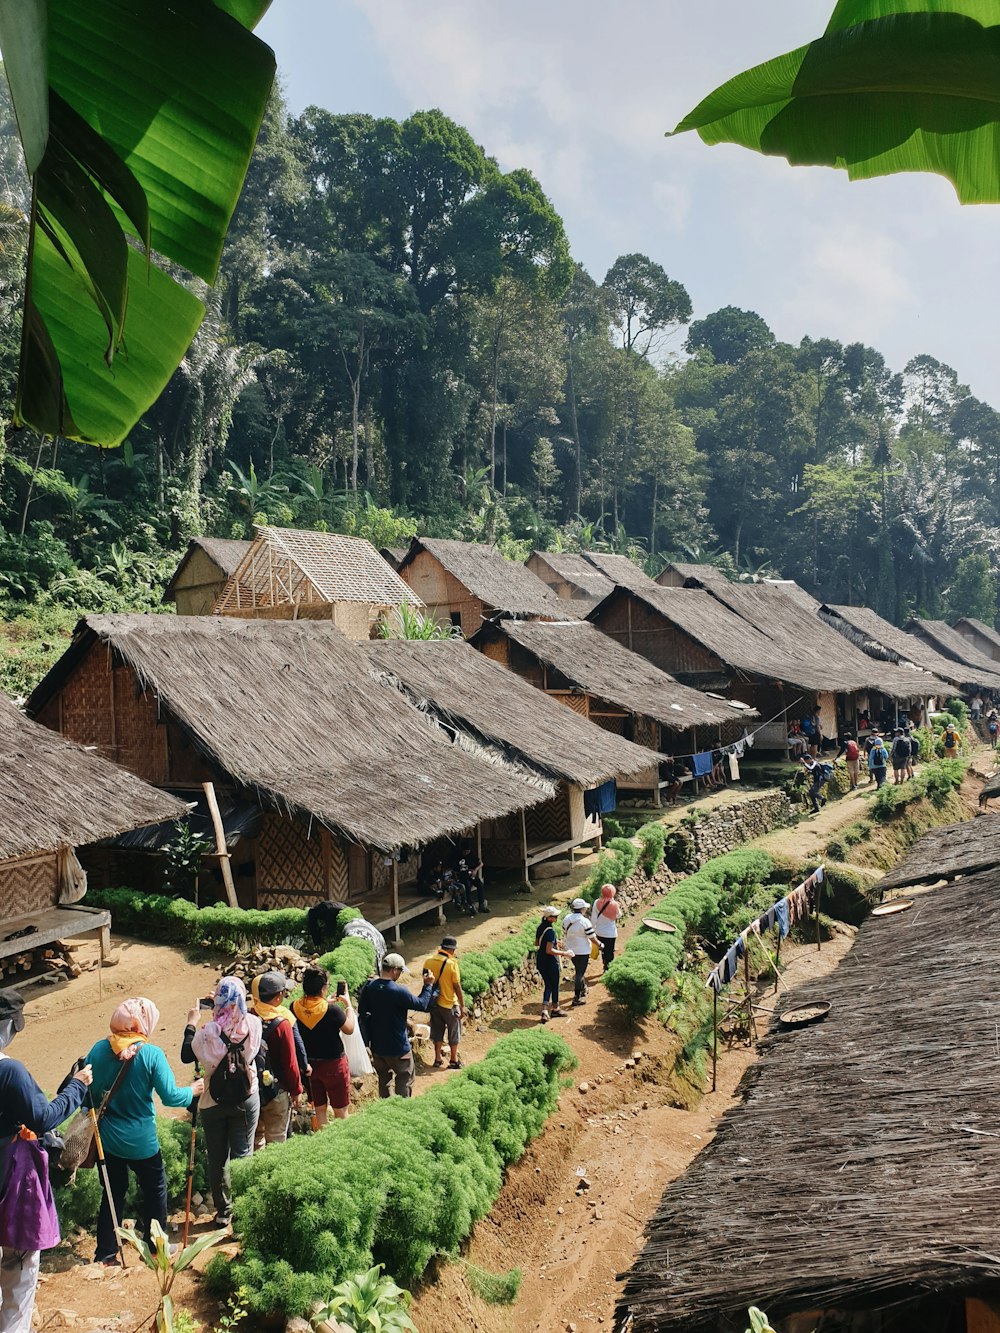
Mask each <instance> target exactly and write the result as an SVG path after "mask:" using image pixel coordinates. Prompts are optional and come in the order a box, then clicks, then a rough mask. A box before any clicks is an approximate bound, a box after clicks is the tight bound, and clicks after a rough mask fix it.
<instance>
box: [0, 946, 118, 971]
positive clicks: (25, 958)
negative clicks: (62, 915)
mask: <svg viewBox="0 0 1000 1333" xmlns="http://www.w3.org/2000/svg"><path fill="white" fill-rule="evenodd" d="M79 948H80V945H79V944H63V943H62V941H61V940H57V941H56V942H55V943H54V944H46V945H45V947H44V948H39V949H30V948H29V949H24V950H23V951H22V952H21V953H12V954H9V955H8V956H7V957H6V958H0V977H22V978H23V977H24V976H25V974H27V973H29V972H35V973H37V972H41V973H43V974H44V973H50V974H54V975H58V976H62V977H66V978H69V977H78V976H80V975H81V973H83V972H90V971H92V970H93V969H94V968H95V967H97V963H98V960H97V959H96V958H92V959H89V960H87V961H85V962H78V961H77V960H76V959H75V958H74V957H73V954H74V953H75V952H76V950H77V949H79Z"/></svg>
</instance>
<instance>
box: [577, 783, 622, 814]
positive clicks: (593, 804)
mask: <svg viewBox="0 0 1000 1333" xmlns="http://www.w3.org/2000/svg"><path fill="white" fill-rule="evenodd" d="M617 805H618V783H617V782H616V781H615V780H614V778H611V779H609V781H607V782H602V783H601V785H600V786H599V787H591V788H590V790H589V791H585V792H584V793H583V813H584V814H585V815H587V816H588V818H593V816H594V815H610V814H611V812H612V811H613V810H614V809H616V807H617Z"/></svg>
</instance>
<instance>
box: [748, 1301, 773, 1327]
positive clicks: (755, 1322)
mask: <svg viewBox="0 0 1000 1333" xmlns="http://www.w3.org/2000/svg"><path fill="white" fill-rule="evenodd" d="M747 1315H748V1316H749V1318H750V1327H749V1328H748V1329H747V1330H746V1333H776V1330H775V1329H773V1328H772V1327H771V1321H770V1319H768V1317H767V1315H766V1314H765V1313H764V1311H763V1310H760V1309H758V1308H757V1306H756V1305H751V1306H750V1308H749V1309H748V1310H747Z"/></svg>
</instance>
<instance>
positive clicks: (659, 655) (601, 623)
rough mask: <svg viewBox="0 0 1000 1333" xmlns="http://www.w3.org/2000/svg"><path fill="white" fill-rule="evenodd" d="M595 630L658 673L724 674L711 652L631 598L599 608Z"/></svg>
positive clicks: (623, 597) (674, 674)
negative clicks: (643, 660)
mask: <svg viewBox="0 0 1000 1333" xmlns="http://www.w3.org/2000/svg"><path fill="white" fill-rule="evenodd" d="M596 623H597V627H598V629H600V630H601V631H602V633H604V634H608V635H610V636H611V638H613V639H616V640H617V641H618V643H621V644H623V645H624V646H625V647H626V648H629V649H630V650H631V651H632V652H635V653H640V654H641V655H642V656H643V657H645V658H646V660H647V661H649V662H652V663H653V665H654V666H658V667H659V668H660V670H661V671H666V672H669V673H670V675H673V676H676V675H677V674H678V673H680V674H683V673H685V672H695V673H697V672H711V673H713V674H715V675H719V674H720V673H725V665H724V663H723V662H722V661H720V659H719V658H718V657H716V655H715V654H714V653H710V652H709V651H708V649H707V648H703V647H702V646H701V645H700V644H698V643H695V641H694V640H693V639H692V638H690V637H689V636H688V635H687V634H685V633H684V631H683V630H681V629H678V628H677V627H676V626H674V625H671V624H670V623H669V621H667V620H665V619H664V617H663V616H661V615H659V614H658V613H657V612H656V611H654V610H653V609H652V608H651V607H649V606H646V605H645V603H643V602H640V601H638V600H636V599H634V598H631V597H627V596H619V597H614V598H612V599H610V601H609V603H608V604H607V605H606V606H605V607H603V608H602V610H601V614H600V616H599V617H598V619H597V622H596Z"/></svg>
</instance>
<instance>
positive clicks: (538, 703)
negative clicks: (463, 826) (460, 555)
mask: <svg viewBox="0 0 1000 1333" xmlns="http://www.w3.org/2000/svg"><path fill="white" fill-rule="evenodd" d="M517 623H519V624H524V623H535V622H517ZM367 652H368V656H369V659H370V660H371V662H372V664H373V667H374V668H375V670H376V672H377V673H378V674H379V675H380V676H383V677H384V678H386V679H387V680H389V681H391V682H392V683H393V684H395V685H396V686H398V688H400V689H402V691H403V692H404V694H405V695H406V696H407V698H409V699H410V700H411V701H412V702H413V703H414V704H415V705H416V706H417V707H418V708H421V709H426V710H428V711H430V712H431V713H433V714H434V715H435V716H436V717H437V718H438V719H439V720H440V721H441V722H442V723H444V724H445V725H446V726H448V727H451V728H454V729H456V730H457V731H458V733H459V734H460V735H465V736H468V737H471V738H472V739H473V741H474V742H475V743H477V744H479V745H483V746H487V747H490V748H491V749H497V750H499V751H500V752H501V753H502V754H504V755H505V756H507V757H508V758H509V759H511V760H513V761H514V762H516V763H518V764H523V765H524V766H526V767H527V768H529V769H531V770H533V771H535V772H537V773H538V774H540V775H541V776H543V777H545V778H547V779H550V780H552V781H554V782H557V783H558V784H559V788H558V791H557V792H556V795H555V796H554V797H553V798H552V800H550V801H546V802H545V803H544V804H542V805H538V806H535V807H534V809H532V810H530V811H527V812H526V813H525V816H524V820H523V823H522V821H520V819H518V820H514V821H511V820H508V821H494V822H493V824H492V825H491V826H490V827H488V828H487V827H484V829H483V833H482V836H483V844H484V855H485V857H486V860H487V862H488V863H492V864H494V865H497V864H520V865H521V866H522V868H523V871H524V874H525V878H527V877H528V869H529V867H530V866H531V865H534V864H536V863H537V862H539V861H542V860H545V859H547V858H548V857H550V856H554V855H557V854H558V853H561V852H565V851H567V850H570V849H571V848H573V847H577V846H579V845H580V844H582V843H584V842H588V841H590V840H592V839H596V838H599V837H600V836H601V831H602V830H601V818H600V815H599V814H594V815H592V816H590V817H589V818H588V817H587V812H586V809H585V796H584V793H585V791H587V790H588V789H591V788H594V787H597V786H599V785H600V784H602V783H604V782H607V781H608V780H609V779H612V778H615V779H617V778H619V777H620V776H625V777H635V776H638V775H639V774H640V773H642V772H644V771H645V770H646V769H648V767H649V763H650V756H649V752H648V751H647V750H645V749H643V748H642V747H641V746H638V745H633V744H631V742H629V741H627V740H625V739H624V738H623V737H621V736H616V735H612V734H610V733H608V732H607V731H603V730H602V729H601V728H599V727H596V726H594V725H593V724H592V723H591V722H588V721H587V720H586V719H585V718H583V717H580V716H578V715H577V714H576V713H575V712H573V711H572V710H571V709H569V708H564V707H562V705H560V704H559V703H557V702H556V701H555V700H554V699H549V698H547V697H546V695H544V694H542V693H541V692H540V691H539V690H536V689H533V688H532V686H531V685H529V684H528V683H527V682H526V681H523V680H521V679H520V677H518V676H515V675H512V674H511V673H510V672H509V671H505V670H504V668H503V667H502V666H500V665H499V664H498V663H496V662H491V661H489V660H488V659H487V658H486V657H484V656H483V655H482V654H481V653H478V652H476V650H475V649H474V648H472V647H471V646H470V645H469V644H467V643H463V642H462V641H461V640H456V639H451V640H444V641H439V642H433V641H432V642H408V641H405V640H397V639H387V640H385V641H383V642H380V643H372V644H369V645H368V648H367ZM522 831H523V835H524V836H523V839H522V837H521V834H522ZM515 842H516V843H519V844H520V845H519V846H518V847H517V849H516V851H517V860H516V861H515V860H514V851H515V849H514V847H513V846H512V845H511V844H513V843H515Z"/></svg>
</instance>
